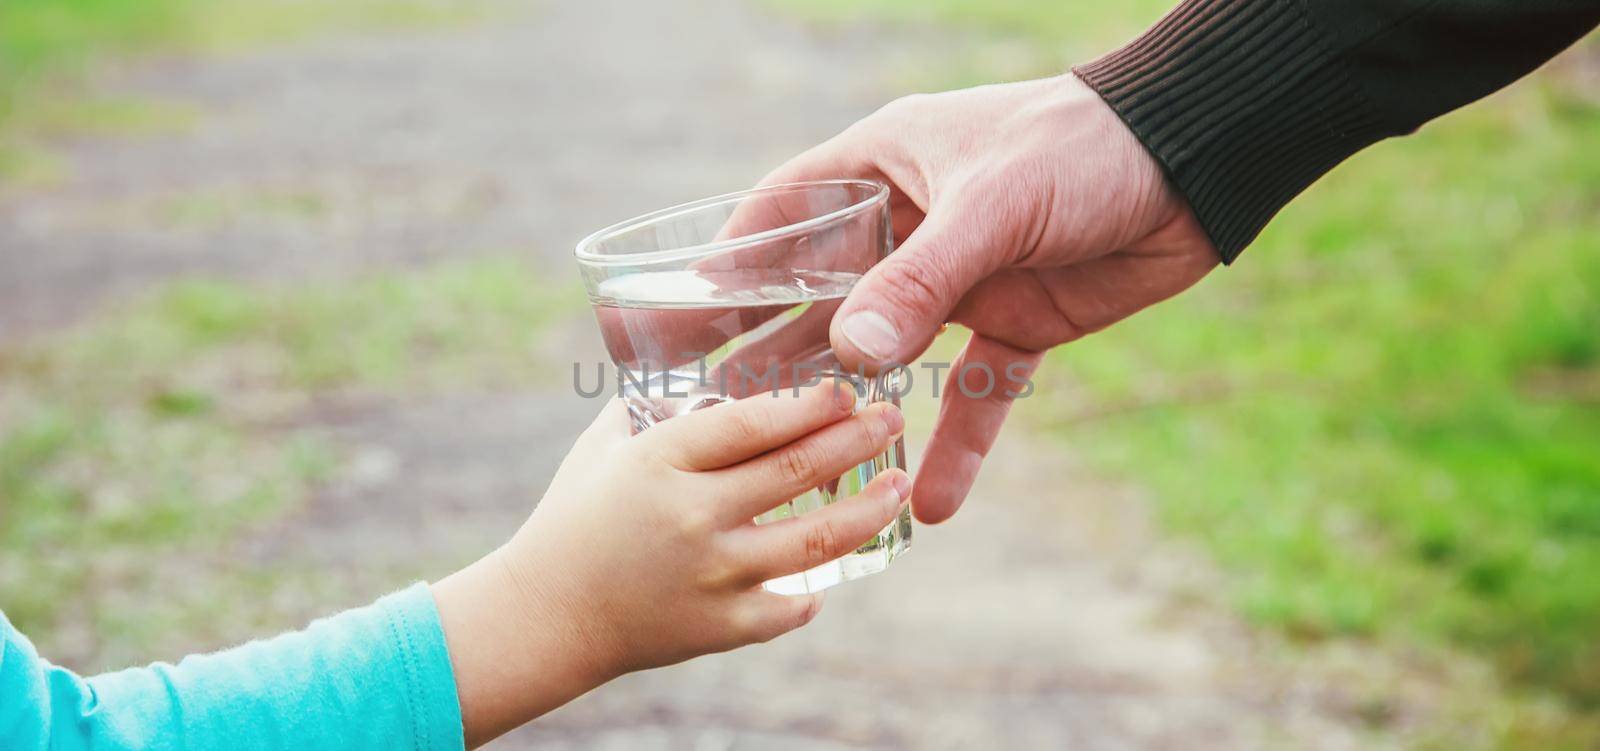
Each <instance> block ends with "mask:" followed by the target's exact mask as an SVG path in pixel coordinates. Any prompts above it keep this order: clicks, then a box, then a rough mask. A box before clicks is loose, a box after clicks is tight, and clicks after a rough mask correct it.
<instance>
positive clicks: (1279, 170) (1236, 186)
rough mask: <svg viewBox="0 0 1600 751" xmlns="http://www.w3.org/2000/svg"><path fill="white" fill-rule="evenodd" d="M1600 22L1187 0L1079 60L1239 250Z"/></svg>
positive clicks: (1364, 2) (1461, 9) (1520, 6)
mask: <svg viewBox="0 0 1600 751" xmlns="http://www.w3.org/2000/svg"><path fill="white" fill-rule="evenodd" d="M1597 23H1600V0H1185V1H1184V2H1183V3H1182V4H1180V5H1179V6H1178V7H1177V8H1175V9H1174V10H1173V11H1172V12H1171V13H1169V14H1168V15H1167V16H1166V17H1165V18H1163V19H1162V20H1161V21H1160V22H1159V23H1157V24H1156V25H1155V26H1154V27H1152V28H1151V29H1150V30H1148V31H1146V32H1145V33H1144V34H1143V35H1141V36H1140V37H1139V38H1137V39H1135V40H1134V41H1133V42H1131V43H1129V44H1128V45H1127V46H1124V47H1122V48H1121V49H1118V50H1116V51H1113V52H1111V53H1110V54H1108V55H1106V56H1104V57H1102V58H1100V59H1099V60H1096V61H1094V62H1091V63H1088V64H1086V65H1081V66H1078V67H1077V68H1074V72H1075V73H1077V75H1078V77H1079V78H1081V79H1083V81H1084V82H1085V83H1087V84H1088V85H1089V86H1090V87H1091V88H1093V89H1094V90H1095V91H1096V92H1098V93H1099V94H1100V96H1101V97H1102V98H1104V99H1105V101H1106V102H1107V103H1108V104H1110V105H1111V107H1112V108H1113V109H1115V110H1116V111H1117V113H1118V114H1119V115H1121V116H1122V118H1123V120H1125V121H1126V122H1127V123H1128V126H1129V127H1130V128H1132V130H1133V132H1134V134H1135V135H1137V136H1138V137H1139V139H1140V140H1141V141H1143V142H1144V144H1145V146H1146V147H1147V148H1149V149H1150V152H1151V153H1152V154H1154V155H1155V157H1156V158H1157V159H1158V160H1159V161H1160V162H1161V164H1162V165H1163V166H1164V167H1165V168H1166V170H1167V174H1168V175H1169V176H1170V177H1171V179H1172V181H1173V183H1174V184H1175V185H1176V186H1177V188H1178V190H1179V191H1180V192H1182V193H1183V194H1184V196H1185V197H1187V198H1188V200H1189V203H1190V205H1191V206H1192V207H1193V208H1194V211H1195V214H1196V216H1197V217H1198V218H1199V220H1200V223H1201V225H1202V226H1204V227H1205V229H1206V232H1207V233H1209V235H1210V237H1211V240H1212V242H1214V243H1215V244H1216V246H1217V249H1218V250H1219V251H1221V253H1222V257H1223V259H1224V260H1225V261H1228V262H1232V261H1233V259H1234V258H1235V257H1237V256H1238V255H1239V252H1240V251H1241V250H1243V249H1244V247H1245V246H1246V245H1248V244H1249V243H1250V241H1251V240H1253V239H1255V236H1256V235H1257V234H1258V233H1259V232H1260V231H1261V228H1262V227H1264V226H1266V224H1267V222H1268V221H1269V220H1271V219H1272V217H1273V215H1274V214H1276V213H1277V212H1278V210H1279V209H1281V208H1283V206H1284V205H1285V204H1287V203H1288V202H1289V201H1290V200H1292V199H1293V198H1294V197H1295V196H1296V195H1299V194H1300V192H1301V191H1303V190H1305V189H1306V187H1307V186H1309V185H1311V183H1313V182H1315V181H1316V180H1317V178H1319V177H1321V176H1322V175H1323V174H1325V173H1327V172H1328V170H1331V169H1333V167H1334V166H1335V165H1337V164H1338V163H1339V162H1341V161H1343V160H1344V159H1346V158H1348V157H1349V156H1350V155H1352V154H1354V153H1356V152H1357V151H1360V150H1361V149H1362V148H1365V147H1366V146H1368V145H1371V144H1372V143H1374V142H1376V141H1378V140H1381V139H1383V138H1387V137H1389V136H1394V135H1400V134H1404V133H1409V132H1411V131H1413V130H1415V129H1416V128H1417V127H1418V126H1420V125H1421V124H1423V123H1425V122H1427V121H1428V120H1430V119H1433V118H1435V117H1438V116H1439V115H1442V114H1444V113H1446V112H1449V111H1450V110H1453V109H1456V108H1457V107H1460V106H1462V105H1464V104H1467V103H1469V102H1472V101H1474V100H1476V99H1478V98H1480V97H1483V96H1484V95H1486V94H1489V93H1490V92H1493V91H1495V90H1496V89H1499V88H1501V87H1503V86H1505V85H1507V84H1509V83H1511V82H1512V81H1514V80H1516V79H1517V78H1520V77H1521V76H1523V75H1524V74H1526V73H1528V72H1529V71H1531V70H1533V69H1534V68H1536V67H1538V66H1539V65H1540V64H1542V63H1543V62H1545V61H1546V60H1548V59H1550V58H1551V57H1554V56H1555V55H1556V53H1558V52H1560V51H1561V50H1563V49H1565V48H1566V47H1567V46H1569V45H1571V44H1572V43H1573V42H1574V41H1576V40H1578V39H1579V38H1581V37H1582V36H1583V35H1584V34H1586V33H1588V31H1590V30H1591V29H1593V28H1594V27H1595V25H1596V24H1597Z"/></svg>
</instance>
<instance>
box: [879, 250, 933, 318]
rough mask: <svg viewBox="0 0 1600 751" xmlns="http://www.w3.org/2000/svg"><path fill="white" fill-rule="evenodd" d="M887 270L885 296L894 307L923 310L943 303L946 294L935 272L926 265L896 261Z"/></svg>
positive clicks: (891, 262)
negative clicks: (931, 305)
mask: <svg viewBox="0 0 1600 751" xmlns="http://www.w3.org/2000/svg"><path fill="white" fill-rule="evenodd" d="M890 258H891V260H890V261H887V263H890V266H889V268H888V269H887V270H886V273H885V276H884V282H885V286H886V287H887V289H884V290H883V292H882V293H883V296H884V297H886V298H888V300H889V302H890V303H891V304H893V305H898V306H902V307H908V308H922V307H926V306H928V305H930V304H936V303H939V302H941V301H943V299H944V297H945V294H944V292H943V291H942V290H941V288H940V285H939V284H938V283H937V281H936V279H935V276H934V274H935V272H934V271H932V270H931V268H930V267H929V266H927V265H924V264H918V263H910V262H907V261H894V260H892V259H893V256H890Z"/></svg>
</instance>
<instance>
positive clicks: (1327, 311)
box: [1052, 85, 1600, 740]
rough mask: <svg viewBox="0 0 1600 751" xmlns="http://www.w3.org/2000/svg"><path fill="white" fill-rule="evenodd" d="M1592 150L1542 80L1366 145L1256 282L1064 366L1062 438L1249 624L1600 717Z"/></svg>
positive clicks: (1122, 331)
mask: <svg viewBox="0 0 1600 751" xmlns="http://www.w3.org/2000/svg"><path fill="white" fill-rule="evenodd" d="M1596 139H1600V109H1597V108H1594V107H1592V106H1589V105H1581V104H1578V103H1576V102H1574V101H1572V100H1570V99H1569V98H1568V95H1567V94H1564V93H1563V92H1562V91H1561V90H1560V89H1559V88H1556V87H1552V86H1538V85H1535V86H1529V87H1525V88H1523V89H1521V90H1519V91H1517V92H1515V93H1514V94H1511V95H1508V96H1505V97H1502V98H1501V99H1500V100H1498V101H1495V102H1491V103H1488V104H1485V105H1481V106H1479V107H1476V108H1474V109H1472V110H1471V111H1469V112H1465V113H1461V114H1459V115H1457V116H1455V117H1452V118H1450V119H1447V120H1445V121H1443V122H1440V123H1437V124H1435V125H1433V126H1431V127H1429V128H1428V129H1426V130H1425V131H1424V132H1423V133H1422V134H1420V135H1418V136H1416V137H1414V138H1411V139H1407V140H1405V141H1402V142H1395V143H1388V144H1383V145H1381V146H1379V147H1376V148H1374V149H1372V150H1371V151H1370V152H1369V153H1367V154H1365V155H1363V156H1361V157H1359V158H1357V159H1356V160H1355V161H1353V162H1352V163H1350V164H1348V165H1347V166H1346V167H1344V168H1341V169H1340V170H1339V171H1338V172H1337V173H1336V174H1334V175H1332V176H1330V177H1329V178H1327V179H1326V180H1325V181H1324V182H1323V183H1321V184H1319V185H1318V186H1316V187H1315V188H1314V189H1313V190H1312V191H1311V192H1310V193H1309V194H1308V195H1307V196H1305V197H1304V198H1302V199H1301V200H1300V201H1298V202H1297V203H1296V204H1295V205H1294V206H1293V207H1291V208H1290V210H1288V211H1287V212H1285V213H1284V215H1283V216H1282V217H1280V219H1279V220H1278V221H1277V222H1275V223H1274V224H1273V226H1272V227H1271V228H1270V229H1269V231H1268V232H1267V233H1266V234H1265V235H1264V236H1263V237H1262V239H1261V240H1260V241H1259V242H1258V243H1257V244H1256V245H1255V246H1253V247H1252V248H1251V249H1250V250H1249V251H1248V252H1247V253H1246V255H1245V256H1244V257H1243V258H1242V259H1241V260H1240V262H1239V263H1238V264H1237V265H1236V267H1234V268H1232V269H1228V270H1225V271H1222V272H1220V273H1219V274H1217V275H1216V276H1215V277H1213V278H1212V279H1211V280H1209V281H1208V282H1207V283H1206V284H1205V285H1203V287H1202V288H1201V289H1199V290H1198V291H1196V292H1194V293H1193V294H1190V295H1187V296H1185V297H1183V298H1181V299H1179V300H1177V301H1175V302H1173V303H1171V304H1168V305H1166V306H1164V307H1163V308H1160V309H1157V310H1154V311H1152V312H1150V313H1148V314H1145V315H1142V316H1139V317H1137V318H1135V319H1134V320H1132V321H1130V322H1128V323H1127V324H1125V325H1123V326H1120V327H1118V328H1116V329H1114V330H1111V331H1108V332H1106V333H1104V334H1103V335H1099V336H1095V337H1091V338H1090V339H1088V340H1085V341H1084V342H1082V343H1080V344H1078V345H1075V346H1072V347H1068V348H1065V349H1063V350H1061V351H1059V352H1057V353H1056V354H1055V355H1054V356H1053V357H1052V360H1053V363H1054V365H1055V367H1056V369H1057V372H1058V373H1060V374H1064V375H1065V376H1066V378H1067V380H1068V381H1070V383H1073V384H1076V386H1067V387H1065V388H1068V389H1071V390H1072V392H1073V395H1072V396H1071V398H1069V399H1063V400H1060V403H1059V404H1057V405H1056V406H1057V408H1058V410H1059V411H1058V412H1057V419H1056V420H1055V421H1054V423H1055V424H1056V425H1057V426H1058V427H1059V429H1060V432H1061V434H1062V436H1063V439H1064V440H1065V441H1066V442H1068V443H1069V444H1070V445H1071V446H1072V447H1073V450H1077V451H1090V452H1091V453H1092V454H1093V455H1094V456H1095V458H1097V459H1098V460H1099V461H1100V462H1101V466H1104V467H1107V468H1110V469H1112V470H1113V471H1117V472H1119V473H1121V474H1123V475H1125V476H1128V477H1131V478H1134V479H1136V480H1137V481H1139V482H1142V483H1146V484H1148V485H1149V486H1150V487H1151V488H1153V489H1154V490H1155V491H1156V497H1157V499H1158V502H1159V504H1160V506H1161V509H1162V512H1163V514H1164V516H1165V518H1166V520H1167V521H1168V522H1169V523H1170V524H1171V525H1172V527H1173V528H1175V529H1179V530H1183V531H1186V532H1189V533H1192V534H1195V535H1198V536H1200V537H1201V538H1202V539H1204V540H1205V541H1206V542H1207V543H1208V544H1209V545H1210V549H1211V550H1212V551H1213V552H1214V553H1215V555H1216V557H1217V558H1218V560H1220V561H1221V562H1222V563H1223V564H1224V566H1226V567H1227V568H1229V569H1230V570H1232V571H1233V572H1234V573H1235V575H1236V579H1235V581H1236V584H1237V586H1236V590H1235V597H1236V599H1237V601H1238V603H1239V605H1240V607H1241V608H1242V609H1243V611H1244V612H1245V613H1246V614H1248V615H1249V616H1251V617H1252V618H1253V619H1254V620H1256V621H1257V622H1259V623H1262V624H1265V625H1268V626H1272V627H1276V628H1279V629H1282V630H1284V631H1286V632H1287V633H1290V634H1292V635H1295V636H1298V637H1300V638H1303V639H1308V640H1315V639H1320V638H1325V637H1329V636H1351V635H1353V636H1360V637H1372V638H1377V639H1385V638H1397V639H1400V640H1403V641H1414V642H1418V643H1424V644H1445V645H1448V646H1450V647H1453V648H1459V649H1465V650H1468V651H1471V652H1475V653H1478V654H1481V655H1484V656H1486V657H1487V658H1488V659H1490V660H1492V661H1493V662H1494V663H1495V664H1496V665H1498V666H1499V668H1500V670H1501V672H1502V675H1503V676H1505V677H1506V678H1507V679H1508V680H1509V681H1511V682H1512V683H1513V684H1515V685H1518V686H1522V687H1525V688H1528V689H1531V690H1535V691H1548V692H1553V693H1554V694H1556V695H1558V696H1560V697H1561V699H1562V701H1564V702H1566V703H1567V704H1569V706H1570V707H1571V708H1572V709H1573V710H1574V711H1575V712H1578V713H1584V714H1589V715H1590V716H1591V717H1593V716H1596V715H1595V713H1596V711H1597V710H1600V639H1597V638H1596V634H1600V577H1596V576H1595V575H1594V572H1595V571H1596V570H1600V389H1597V386H1600V158H1597V156H1596V154H1595V152H1594V151H1593V149H1591V148H1588V146H1586V144H1593V143H1594V142H1595V140H1596ZM1108 401H1109V402H1112V403H1121V404H1125V405H1130V407H1131V409H1129V410H1128V411H1126V412H1123V413H1121V414H1118V415H1116V416H1114V417H1110V418H1107V419H1097V420H1092V421H1091V420H1078V419H1075V417H1074V415H1075V414H1077V413H1079V411H1080V410H1084V409H1086V408H1092V406H1093V405H1096V404H1104V403H1106V402H1108ZM1586 728H1587V729H1586V730H1585V731H1584V732H1586V733H1593V732H1594V730H1595V726H1594V724H1593V723H1592V722H1590V723H1588V724H1587V725H1586ZM1583 737H1584V738H1585V739H1587V740H1593V739H1595V738H1600V736H1594V735H1585V736H1583Z"/></svg>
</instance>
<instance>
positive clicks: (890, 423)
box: [882, 407, 906, 436]
mask: <svg viewBox="0 0 1600 751" xmlns="http://www.w3.org/2000/svg"><path fill="white" fill-rule="evenodd" d="M882 417H883V426H884V427H885V428H888V429H889V435H890V436H897V435H900V433H901V432H902V431H904V430H905V429H906V416H905V415H902V414H900V410H898V409H895V408H894V407H884V409H883V415H882Z"/></svg>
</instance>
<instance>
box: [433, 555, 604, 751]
mask: <svg viewBox="0 0 1600 751" xmlns="http://www.w3.org/2000/svg"><path fill="white" fill-rule="evenodd" d="M523 565H524V564H523V563H522V562H521V561H519V560H518V559H517V556H515V555H514V554H512V553H510V552H508V551H506V550H505V549H500V550H496V551H494V552H492V553H490V554H489V555H487V556H485V557H483V558H481V559H479V560H478V561H476V562H475V563H473V564H471V565H469V566H467V567H466V568H464V569H462V570H460V571H457V572H456V573H454V574H451V575H450V576H448V577H446V578H444V579H442V580H440V581H438V582H436V583H434V584H433V585H432V590H433V595H434V601H435V602H436V603H437V605H438V608H439V619H440V623H441V625H442V626H443V628H444V633H445V642H446V646H447V648H448V650H449V652H450V663H451V667H452V669H453V670H454V672H455V678H456V692H457V696H458V698H459V700H460V702H461V719H462V724H463V727H464V730H465V734H466V741H467V745H468V747H469V748H470V747H473V746H476V745H479V744H481V743H485V742H487V741H489V740H492V739H493V738H495V737H497V736H499V735H500V734H501V733H504V732H506V731H508V730H510V729H512V728H514V727H517V726H518V725H521V724H523V723H525V722H528V721H529V720H532V719H533V718H535V717H538V716H539V715H542V714H544V713H545V712H548V711H550V710H552V709H555V708H556V707H559V706H561V705H562V704H565V703H567V702H568V701H571V700H572V699H574V698H576V697H578V696H580V695H582V694H584V693H585V692H587V691H589V690H590V689H593V688H595V687H596V686H599V685H600V684H602V683H604V682H606V681H608V680H610V679H611V678H614V677H616V675H618V674H620V672H621V671H620V670H619V669H617V668H616V667H615V666H616V664H617V660H616V658H615V657H614V655H615V654H617V650H615V649H606V650H603V651H597V647H598V646H599V645H590V644H587V643H585V642H586V640H585V639H583V638H582V634H583V632H584V629H585V628H586V624H585V622H584V618H583V615H582V613H581V612H574V611H573V610H572V609H571V608H569V607H565V606H564V605H562V602H561V598H559V597H552V596H551V595H550V593H549V592H547V591H546V590H545V589H543V588H540V587H537V586H530V585H529V584H528V582H529V581H530V579H531V578H532V577H529V576H526V575H524V574H519V573H518V569H519V568H521V567H522V566H523Z"/></svg>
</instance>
